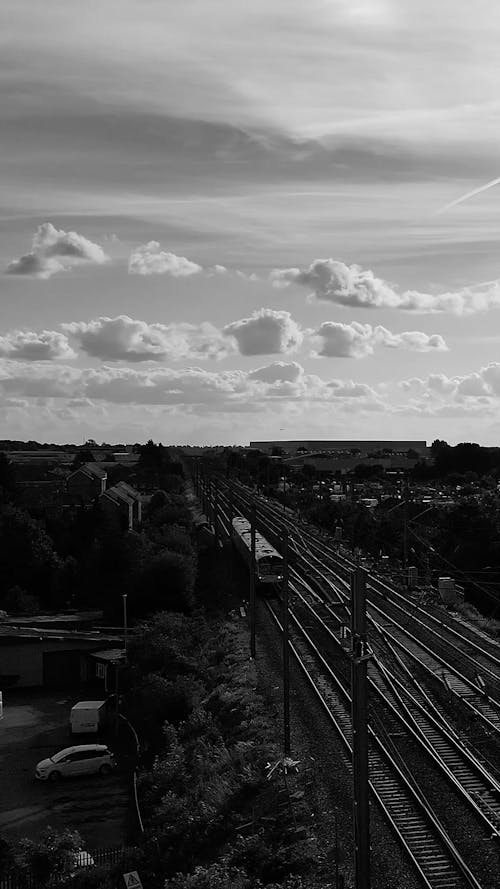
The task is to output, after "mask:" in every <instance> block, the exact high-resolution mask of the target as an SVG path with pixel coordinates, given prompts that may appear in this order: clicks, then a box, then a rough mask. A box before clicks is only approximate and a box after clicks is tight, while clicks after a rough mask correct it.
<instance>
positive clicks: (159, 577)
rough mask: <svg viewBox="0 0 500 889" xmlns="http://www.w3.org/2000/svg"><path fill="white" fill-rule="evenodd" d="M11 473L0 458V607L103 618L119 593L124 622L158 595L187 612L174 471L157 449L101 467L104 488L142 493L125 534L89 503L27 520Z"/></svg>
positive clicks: (186, 567) (187, 571)
mask: <svg viewBox="0 0 500 889" xmlns="http://www.w3.org/2000/svg"><path fill="white" fill-rule="evenodd" d="M76 465H78V464H76ZM17 474H18V472H17V471H16V467H15V466H14V464H13V463H11V462H10V461H9V460H8V458H7V457H6V456H5V454H0V609H4V610H6V611H7V612H12V613H32V612H34V613H36V612H37V611H39V610H58V609H63V608H67V607H71V608H77V609H82V608H99V609H102V610H103V611H104V615H105V617H106V618H107V619H111V620H113V619H114V618H115V617H117V616H119V614H120V602H121V597H122V594H123V593H127V594H128V595H129V604H130V614H131V617H140V616H143V615H146V614H148V613H151V612H152V611H154V610H156V609H157V608H158V607H160V603H161V602H162V601H164V600H165V597H167V599H169V597H170V599H171V601H172V602H173V601H175V602H176V603H177V608H178V610H180V611H182V610H183V609H184V608H188V607H189V605H190V596H191V595H192V590H193V586H194V578H195V573H196V564H195V562H196V559H195V553H194V549H193V546H192V543H191V533H190V513H189V510H188V509H187V507H186V503H185V499H184V497H183V496H182V491H183V486H184V479H183V469H182V466H181V464H180V463H179V462H178V460H177V459H176V458H175V456H172V455H171V453H170V452H169V450H168V449H167V448H163V447H162V446H161V445H155V444H153V442H148V443H147V444H146V445H144V446H140V456H139V461H138V463H137V465H136V466H135V467H134V468H133V469H131V468H130V467H126V466H121V465H120V464H116V466H112V467H110V468H108V486H110V485H112V484H115V483H116V482H117V481H120V480H123V481H127V482H129V483H130V484H132V485H137V488H138V489H139V490H145V491H148V492H150V494H149V498H150V499H149V502H148V503H147V504H146V505H145V508H144V511H143V521H142V525H141V527H140V528H138V529H136V530H133V531H130V530H128V529H127V528H121V527H116V526H110V525H109V523H107V522H106V521H105V517H104V515H103V514H102V512H101V510H100V508H99V504H98V502H96V503H94V504H90V505H89V506H87V507H85V508H80V507H74V508H64V507H63V506H61V507H60V508H55V509H52V510H49V511H46V512H45V511H44V510H43V509H42V510H41V515H40V514H39V513H40V510H37V515H36V517H34V516H33V515H31V514H30V513H29V512H28V511H27V510H26V509H24V508H22V507H21V506H20V505H19V502H18V496H19V486H18V479H17ZM151 492H154V493H151Z"/></svg>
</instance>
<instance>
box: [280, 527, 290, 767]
mask: <svg viewBox="0 0 500 889" xmlns="http://www.w3.org/2000/svg"><path fill="white" fill-rule="evenodd" d="M282 555H283V593H282V605H283V614H282V624H283V735H284V752H285V756H289V754H290V644H289V632H288V617H289V614H288V606H289V601H288V600H289V587H288V533H287V532H286V531H285V532H284V534H283V547H282Z"/></svg>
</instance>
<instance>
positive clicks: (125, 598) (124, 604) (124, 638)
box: [122, 593, 128, 660]
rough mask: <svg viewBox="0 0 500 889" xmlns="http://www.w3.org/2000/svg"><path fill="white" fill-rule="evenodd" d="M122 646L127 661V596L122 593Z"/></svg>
mask: <svg viewBox="0 0 500 889" xmlns="http://www.w3.org/2000/svg"><path fill="white" fill-rule="evenodd" d="M122 600H123V646H124V649H125V660H126V659H127V641H128V626H127V594H126V593H123V595H122Z"/></svg>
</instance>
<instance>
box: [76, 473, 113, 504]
mask: <svg viewBox="0 0 500 889" xmlns="http://www.w3.org/2000/svg"><path fill="white" fill-rule="evenodd" d="M107 478H108V475H107V472H106V470H105V469H102V468H101V467H100V466H99V465H98V463H84V464H83V466H80V468H79V469H75V470H74V472H70V474H69V475H68V478H67V479H66V490H67V492H68V494H69V496H70V497H71V498H72V499H79V500H80V502H81V503H89V502H90V501H91V500H95V499H96V498H97V497H100V496H101V494H103V493H104V491H105V490H106V482H107Z"/></svg>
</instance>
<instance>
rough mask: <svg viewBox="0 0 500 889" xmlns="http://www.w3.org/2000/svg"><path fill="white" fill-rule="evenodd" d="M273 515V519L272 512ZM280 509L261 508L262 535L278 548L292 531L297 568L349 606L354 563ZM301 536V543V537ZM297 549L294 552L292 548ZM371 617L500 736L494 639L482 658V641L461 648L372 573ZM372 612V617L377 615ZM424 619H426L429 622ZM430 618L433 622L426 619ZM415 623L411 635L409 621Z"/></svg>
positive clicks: (244, 502) (241, 501) (245, 505)
mask: <svg viewBox="0 0 500 889" xmlns="http://www.w3.org/2000/svg"><path fill="white" fill-rule="evenodd" d="M232 496H233V499H235V500H236V503H237V504H238V505H239V508H242V509H246V510H248V509H249V503H250V498H248V497H245V496H242V495H241V493H240V492H234V491H233V492H232ZM269 512H271V516H270V517H269V516H268V515H267V514H268V513H269ZM276 512H277V511H276V510H273V509H272V508H270V507H269V504H267V503H266V504H263V505H262V504H259V517H260V524H261V527H262V531H263V533H264V534H266V533H267V534H268V535H269V536H270V537H271V538H273V539H274V543H275V545H279V538H280V537H281V536H282V533H283V530H284V529H286V530H287V531H288V533H289V539H290V542H291V549H290V552H292V553H293V551H295V552H294V556H295V558H296V559H297V560H298V564H299V565H300V566H301V567H302V568H303V570H304V571H305V572H306V575H307V576H308V578H309V580H310V581H311V580H312V575H314V574H316V576H317V579H318V580H319V583H317V584H316V588H317V589H318V590H319V589H321V590H322V591H323V593H324V595H325V596H327V597H328V596H330V597H331V599H332V602H335V603H337V604H339V605H340V602H341V601H343V602H344V603H346V605H347V602H348V599H349V575H350V571H352V569H353V568H354V567H356V566H355V563H354V562H350V561H348V560H347V559H343V558H342V557H339V556H338V554H335V553H332V552H331V550H328V548H327V547H325V544H324V543H323V545H322V546H321V545H320V544H319V543H318V541H317V539H310V538H312V537H313V535H311V534H310V533H309V532H307V534H308V536H307V539H305V535H304V532H303V531H302V529H301V531H300V532H299V533H298V534H297V532H296V531H295V530H294V529H293V526H290V523H289V520H286V524H284V520H283V516H282V515H281V514H279V515H278V516H277V515H276ZM297 538H299V539H297ZM292 547H293V549H292ZM367 589H368V614H369V617H373V618H374V619H375V620H377V621H378V622H379V623H380V624H381V625H382V626H385V627H386V628H387V630H388V631H389V628H391V629H393V630H394V642H395V644H398V642H399V643H403V642H404V640H405V639H406V640H407V641H408V648H409V651H410V654H411V655H417V656H418V657H419V659H420V661H421V662H422V663H423V664H424V667H427V668H429V669H430V670H432V671H433V672H434V674H435V675H437V676H438V677H439V678H441V680H442V682H443V684H444V685H445V686H446V687H447V688H448V689H450V690H451V691H452V692H453V693H454V694H456V695H457V696H459V697H461V698H463V700H464V703H465V705H466V706H467V707H469V709H470V710H471V711H473V712H475V713H477V715H478V716H479V718H480V719H482V720H483V721H484V722H485V724H486V725H487V726H488V728H492V729H493V730H494V731H497V732H500V701H499V699H500V658H498V656H497V655H498V646H496V651H497V655H495V654H494V651H495V643H494V641H492V644H491V652H490V651H488V652H486V651H482V652H481V660H479V659H478V656H477V653H478V643H476V642H474V644H473V645H471V651H472V653H470V652H469V651H467V650H466V649H467V646H468V644H469V640H468V638H467V637H465V636H460V647H459V646H458V644H457V642H456V638H457V635H459V634H458V631H457V630H455V628H454V627H453V628H452V633H451V635H452V637H453V638H451V639H448V638H446V630H447V625H446V624H445V623H444V622H443V621H442V620H439V619H438V618H435V617H433V616H432V615H428V614H427V612H425V610H424V609H423V608H421V607H420V606H418V605H414V604H413V603H412V605H411V610H409V603H408V599H407V598H405V597H404V596H403V595H402V594H401V593H399V592H398V591H397V590H394V589H393V588H391V587H389V585H388V584H386V583H385V582H384V581H382V580H380V579H379V578H377V577H376V576H374V575H372V574H369V576H368V581H367ZM372 611H373V613H372ZM424 617H425V618H426V619H425V620H424ZM427 618H428V619H427ZM410 622H411V631H410V629H409V626H408V625H409V623H410Z"/></svg>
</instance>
